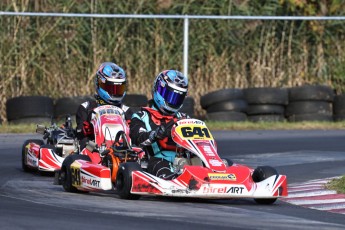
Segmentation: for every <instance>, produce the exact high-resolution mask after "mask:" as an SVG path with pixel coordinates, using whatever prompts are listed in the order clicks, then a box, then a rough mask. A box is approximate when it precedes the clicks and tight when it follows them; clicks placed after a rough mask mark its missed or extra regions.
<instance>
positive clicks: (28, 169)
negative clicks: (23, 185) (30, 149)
mask: <svg viewBox="0 0 345 230" xmlns="http://www.w3.org/2000/svg"><path fill="white" fill-rule="evenodd" d="M30 142H33V143H36V144H38V145H43V144H44V142H43V140H40V139H29V140H26V141H25V142H24V144H23V146H22V168H23V170H24V172H30V171H33V169H32V168H30V167H29V166H27V165H26V148H25V147H26V146H27V145H28V144H29V143H30Z"/></svg>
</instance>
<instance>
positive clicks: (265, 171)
mask: <svg viewBox="0 0 345 230" xmlns="http://www.w3.org/2000/svg"><path fill="white" fill-rule="evenodd" d="M274 175H278V172H277V170H276V169H275V168H272V167H271V166H258V167H257V168H256V169H255V170H254V172H253V176H252V178H253V181H254V182H255V183H257V182H261V181H263V180H266V179H267V178H269V177H271V176H274ZM254 200H255V202H256V203H258V204H273V203H274V202H276V200H277V198H268V199H262V198H261V199H259V198H257V199H254Z"/></svg>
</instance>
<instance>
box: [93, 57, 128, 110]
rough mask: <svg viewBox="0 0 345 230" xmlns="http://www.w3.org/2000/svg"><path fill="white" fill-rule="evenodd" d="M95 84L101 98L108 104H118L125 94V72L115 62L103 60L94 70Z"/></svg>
mask: <svg viewBox="0 0 345 230" xmlns="http://www.w3.org/2000/svg"><path fill="white" fill-rule="evenodd" d="M95 86H96V92H97V94H98V96H99V97H100V98H101V99H102V100H104V101H105V102H106V103H108V104H110V105H119V104H121V103H122V100H123V98H124V96H125V94H126V89H127V80H126V73H125V71H124V70H123V69H122V68H121V67H119V66H118V65H116V64H115V63H112V62H104V63H102V64H101V65H100V67H99V68H98V70H97V72H96V77H95Z"/></svg>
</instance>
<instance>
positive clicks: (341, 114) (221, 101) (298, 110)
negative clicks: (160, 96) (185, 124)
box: [6, 85, 345, 124]
mask: <svg viewBox="0 0 345 230" xmlns="http://www.w3.org/2000/svg"><path fill="white" fill-rule="evenodd" d="M90 99H91V100H92V99H94V98H93V96H76V97H64V98H59V99H56V100H55V103H54V100H53V99H52V98H50V97H46V96H20V97H14V98H10V99H8V100H7V101H6V115H7V121H8V122H9V123H12V124H18V123H46V122H51V121H52V119H53V118H54V119H55V120H60V119H64V117H65V116H66V115H71V116H72V119H75V114H76V111H77V109H78V106H79V105H80V104H81V103H83V102H84V101H86V100H90ZM124 103H125V104H126V105H127V106H129V107H131V108H132V109H133V110H134V111H137V110H139V109H140V107H143V106H147V105H148V99H147V97H146V95H141V94H127V95H126V97H125V99H124ZM200 105H201V107H202V108H203V109H204V110H206V112H207V113H206V116H205V118H206V120H210V121H235V122H239V121H247V120H249V121H252V122H261V121H264V122H281V121H285V120H287V121H289V122H300V121H333V120H334V121H344V120H345V94H341V95H335V93H334V90H333V89H332V88H331V87H329V86H324V85H305V86H299V87H292V88H287V89H286V88H271V87H262V88H246V89H239V88H226V89H220V90H217V91H213V92H210V93H207V94H205V95H203V96H201V97H200ZM180 111H181V112H183V113H187V114H188V115H189V116H191V117H195V101H194V99H193V98H192V97H186V99H185V102H184V105H183V107H182V108H181V110H180Z"/></svg>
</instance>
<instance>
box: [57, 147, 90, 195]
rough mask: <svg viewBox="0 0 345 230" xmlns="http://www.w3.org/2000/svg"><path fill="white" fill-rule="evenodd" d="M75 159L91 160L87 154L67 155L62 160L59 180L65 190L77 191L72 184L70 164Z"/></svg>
mask: <svg viewBox="0 0 345 230" xmlns="http://www.w3.org/2000/svg"><path fill="white" fill-rule="evenodd" d="M75 160H87V161H91V159H90V157H89V156H86V155H78V154H74V155H69V156H68V157H66V158H65V160H64V161H63V162H62V166H61V171H60V180H61V184H62V187H63V188H64V190H65V191H66V192H73V193H76V192H79V191H78V189H77V188H76V187H74V186H73V185H72V172H71V164H72V163H73V162H74V161H75Z"/></svg>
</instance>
